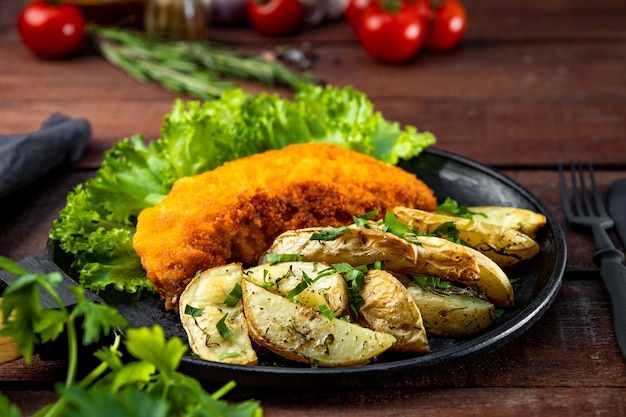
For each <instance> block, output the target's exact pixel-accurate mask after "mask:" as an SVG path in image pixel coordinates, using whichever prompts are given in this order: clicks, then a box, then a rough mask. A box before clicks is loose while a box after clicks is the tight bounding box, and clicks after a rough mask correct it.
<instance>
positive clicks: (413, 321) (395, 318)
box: [359, 270, 430, 353]
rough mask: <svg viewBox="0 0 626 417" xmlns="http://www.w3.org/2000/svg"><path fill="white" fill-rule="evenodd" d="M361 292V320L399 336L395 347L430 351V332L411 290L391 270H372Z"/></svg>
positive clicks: (369, 325)
mask: <svg viewBox="0 0 626 417" xmlns="http://www.w3.org/2000/svg"><path fill="white" fill-rule="evenodd" d="M359 294H360V295H361V297H362V298H363V304H362V305H361V307H360V308H359V321H360V323H361V324H362V325H364V326H365V327H368V328H370V329H372V330H376V331H379V332H383V333H389V334H391V335H393V336H394V337H395V338H396V342H395V343H394V344H393V346H392V347H391V350H396V351H403V352H417V353H429V352H430V347H429V344H428V336H427V335H426V329H425V328H424V323H423V322H422V315H421V314H420V310H419V309H418V308H417V306H416V305H415V302H414V301H413V298H412V296H411V294H409V292H408V291H407V289H406V288H405V286H404V285H402V283H401V282H400V281H398V279H397V278H396V277H394V276H393V275H391V274H390V273H389V272H387V271H382V270H371V271H368V272H367V273H366V274H365V284H364V285H363V287H362V288H361V289H360V291H359Z"/></svg>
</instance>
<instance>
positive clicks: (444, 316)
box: [407, 283, 496, 337]
mask: <svg viewBox="0 0 626 417" xmlns="http://www.w3.org/2000/svg"><path fill="white" fill-rule="evenodd" d="M407 292H408V293H409V294H410V295H411V297H412V298H413V301H414V302H415V304H416V305H417V307H418V308H419V310H420V312H421V314H422V319H423V321H424V325H425V326H426V329H427V332H428V334H430V335H433V336H446V337H460V336H467V335H471V334H475V333H478V332H481V331H483V330H484V329H486V328H487V327H489V326H490V325H491V324H492V323H493V321H494V320H495V318H496V316H495V308H494V305H493V304H491V303H490V302H488V301H485V300H483V299H481V298H479V297H478V296H477V295H476V294H475V293H473V292H472V291H470V290H468V289H466V288H461V287H457V286H454V285H451V286H450V287H448V288H435V287H432V286H422V285H418V284H414V283H410V284H408V285H407Z"/></svg>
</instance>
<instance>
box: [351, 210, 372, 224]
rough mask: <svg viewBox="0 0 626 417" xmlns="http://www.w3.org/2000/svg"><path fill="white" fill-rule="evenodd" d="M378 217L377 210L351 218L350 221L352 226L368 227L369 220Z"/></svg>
mask: <svg viewBox="0 0 626 417" xmlns="http://www.w3.org/2000/svg"><path fill="white" fill-rule="evenodd" d="M376 216H378V210H372V211H368V212H367V213H364V214H361V215H360V216H358V217H357V216H352V220H353V221H354V225H355V226H357V227H368V226H369V224H370V220H372V219H373V218H374V217H376Z"/></svg>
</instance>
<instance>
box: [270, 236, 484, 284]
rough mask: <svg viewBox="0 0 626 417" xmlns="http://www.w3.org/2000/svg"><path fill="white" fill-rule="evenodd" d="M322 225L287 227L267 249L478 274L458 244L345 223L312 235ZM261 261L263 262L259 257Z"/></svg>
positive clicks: (453, 276) (441, 273)
mask: <svg viewBox="0 0 626 417" xmlns="http://www.w3.org/2000/svg"><path fill="white" fill-rule="evenodd" d="M323 230H324V229H323V228H306V229H299V230H290V231H287V232H284V233H282V234H281V235H279V236H278V237H277V238H276V239H275V240H274V242H273V243H272V245H271V247H270V248H269V249H268V251H267V253H274V254H294V253H297V254H301V255H303V256H304V258H305V260H307V261H312V262H324V263H327V264H331V265H332V264H335V263H341V262H347V263H349V264H350V265H353V266H359V265H370V264H373V263H374V262H375V261H381V262H384V264H385V268H386V269H388V270H390V271H398V272H402V273H406V274H413V275H422V274H428V275H434V276H437V277H442V278H447V279H450V280H455V281H461V282H467V281H473V280H477V279H478V277H479V274H480V270H479V268H478V264H477V262H476V259H475V258H474V256H473V255H472V254H471V253H470V252H469V251H466V250H465V249H464V247H462V246H460V245H456V244H453V243H451V242H448V241H447V240H445V239H439V238H432V240H431V241H430V242H431V243H430V244H422V245H416V244H412V243H410V242H408V241H406V240H405V239H402V238H399V237H397V236H395V235H392V234H391V233H387V232H384V231H382V230H377V229H370V228H365V227H348V228H345V229H343V231H342V233H341V234H340V235H338V236H337V237H335V238H334V239H332V240H319V239H312V237H313V236H314V235H315V234H318V233H320V232H321V231H323ZM261 262H265V259H264V258H263V257H262V258H261Z"/></svg>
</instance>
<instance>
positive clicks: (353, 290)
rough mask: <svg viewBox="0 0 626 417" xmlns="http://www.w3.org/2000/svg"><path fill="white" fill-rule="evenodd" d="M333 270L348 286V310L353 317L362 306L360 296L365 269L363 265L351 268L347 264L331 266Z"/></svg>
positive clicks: (363, 283)
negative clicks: (341, 276)
mask: <svg viewBox="0 0 626 417" xmlns="http://www.w3.org/2000/svg"><path fill="white" fill-rule="evenodd" d="M333 268H335V270H336V271H337V272H339V273H340V274H342V275H343V277H344V279H345V280H346V283H347V284H348V299H349V302H350V310H351V311H352V312H353V313H354V315H355V316H356V315H358V313H359V309H360V308H361V306H362V305H363V297H362V296H361V294H360V291H361V288H363V286H364V285H365V273H366V272H367V267H366V266H365V265H361V266H357V267H353V266H352V265H350V264H348V263H345V262H343V263H339V264H333Z"/></svg>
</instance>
